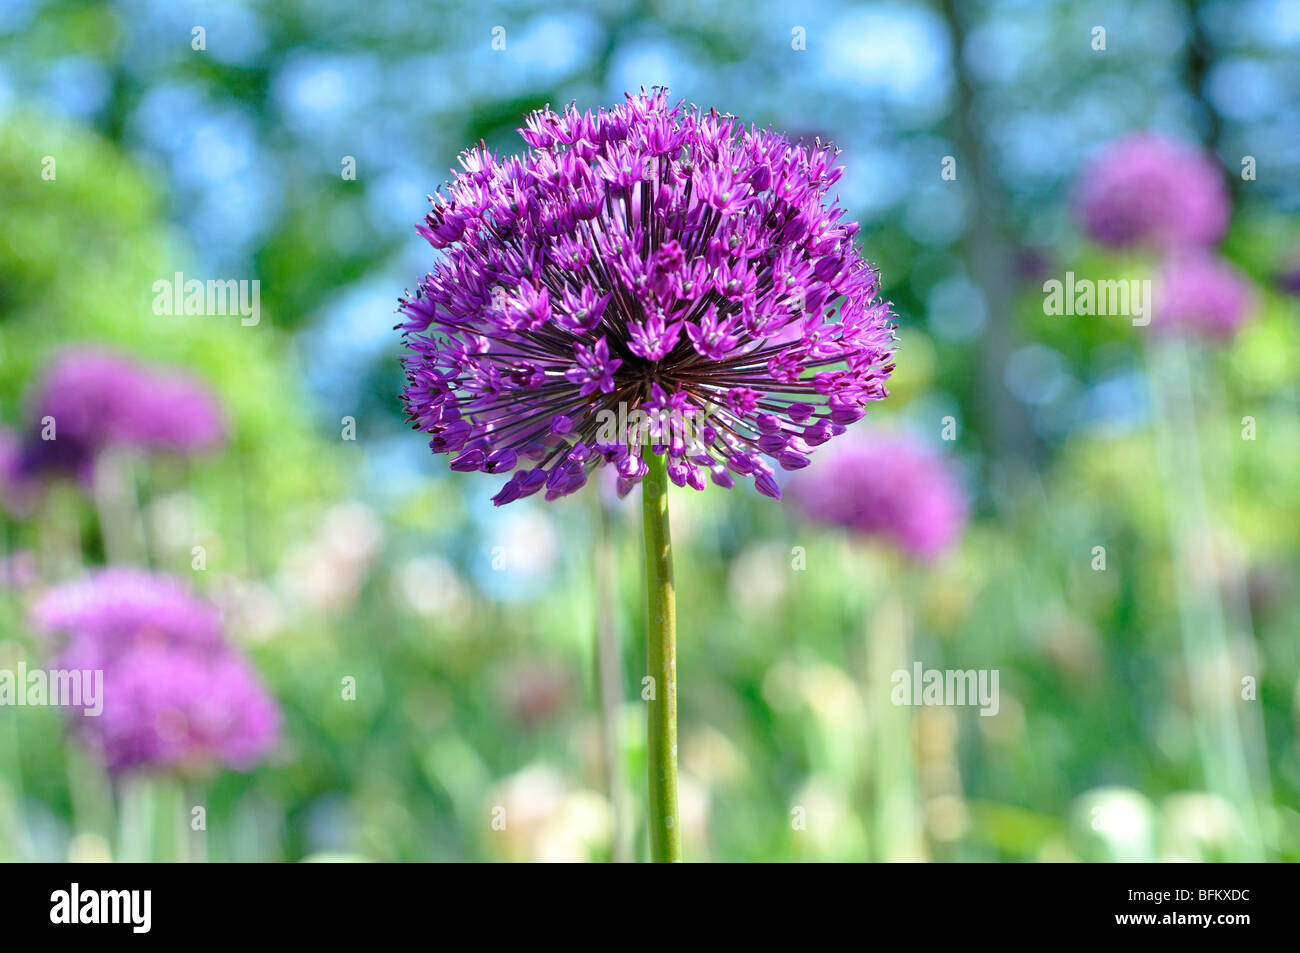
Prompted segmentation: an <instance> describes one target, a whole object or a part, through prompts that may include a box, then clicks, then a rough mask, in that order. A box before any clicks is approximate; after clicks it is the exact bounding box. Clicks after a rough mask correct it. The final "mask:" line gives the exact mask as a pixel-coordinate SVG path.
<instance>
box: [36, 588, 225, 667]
mask: <svg viewBox="0 0 1300 953" xmlns="http://www.w3.org/2000/svg"><path fill="white" fill-rule="evenodd" d="M32 620H33V622H35V624H36V626H37V627H38V628H39V629H41V630H43V631H45V632H47V633H49V634H51V635H57V636H62V637H64V638H65V639H66V641H67V645H68V646H69V647H70V648H73V649H75V653H76V655H77V657H78V658H79V659H81V660H82V662H86V663H95V667H98V666H99V665H100V664H107V663H108V662H109V661H111V660H112V659H114V658H117V657H118V656H120V655H123V654H125V653H126V652H128V651H130V650H133V649H138V648H142V647H147V646H158V645H179V646H185V647H188V648H193V649H199V650H203V651H210V650H212V649H214V648H217V647H219V646H220V645H221V644H222V642H223V634H222V627H221V616H220V614H219V613H218V612H217V610H216V608H215V607H214V606H213V605H212V604H211V603H209V602H207V601H206V600H204V599H201V598H199V597H198V596H196V595H195V594H194V593H193V592H191V591H190V590H189V589H188V588H186V587H185V586H184V585H182V584H181V583H180V582H179V581H178V580H175V579H172V578H171V577H169V576H162V575H155V574H154V573H148V572H144V571H141V570H138V569H104V570H100V571H99V572H96V573H94V574H92V575H90V576H88V577H87V578H85V579H82V580H77V581H75V582H69V583H64V584H62V585H60V586H56V587H54V588H53V589H51V590H49V591H48V592H47V593H45V595H44V596H42V597H41V599H40V600H39V601H38V602H37V603H36V605H35V607H34V608H33V610H32Z"/></svg>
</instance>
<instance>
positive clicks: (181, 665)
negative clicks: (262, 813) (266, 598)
mask: <svg viewBox="0 0 1300 953" xmlns="http://www.w3.org/2000/svg"><path fill="white" fill-rule="evenodd" d="M55 664H56V667H58V668H62V669H90V668H94V667H95V666H94V665H93V664H91V662H90V660H87V659H82V658H81V657H79V656H78V655H76V654H75V653H72V652H69V653H65V654H64V655H63V656H61V657H60V658H59V659H58V661H57V662H56V663H55ZM103 671H104V683H103V692H104V707H103V711H102V712H101V713H100V714H99V715H98V716H94V717H88V716H84V715H82V714H81V713H80V711H78V712H77V713H76V714H75V715H74V716H73V718H74V727H75V730H76V732H77V734H78V735H79V736H80V737H81V738H82V740H83V741H84V742H85V743H86V744H88V745H89V746H90V747H91V748H92V750H95V751H97V752H99V753H101V754H102V755H103V757H104V761H105V763H106V765H107V766H108V769H109V770H110V771H111V772H113V773H114V774H118V773H121V772H123V771H128V770H132V769H150V768H161V769H174V770H180V771H183V772H186V773H195V772H203V771H206V770H208V769H210V768H212V767H214V766H216V765H218V764H220V765H224V766H225V767H229V768H234V769H236V770H244V769H248V768H251V767H253V766H254V765H256V763H257V762H258V761H259V760H261V758H262V757H263V756H264V755H265V754H266V753H267V752H268V751H270V750H271V749H272V748H273V747H274V746H275V744H276V742H277V741H278V740H279V732H280V712H279V710H278V709H277V708H276V705H275V702H274V701H272V699H271V697H270V696H269V695H268V694H267V693H266V690H265V689H264V688H263V687H262V685H261V683H260V682H259V681H258V679H257V677H256V676H255V675H254V673H253V672H252V670H251V669H250V668H249V667H248V665H247V664H246V663H245V662H244V661H243V659H241V658H240V657H239V656H237V655H235V654H234V653H233V652H232V651H231V650H230V649H229V648H227V647H225V646H222V647H219V648H217V649H216V650H214V651H207V652H205V651H196V650H195V649H193V648H192V647H182V646H169V645H152V646H144V647H141V648H136V649H132V650H131V651H129V652H127V653H126V654H124V655H122V656H120V657H118V658H115V659H113V661H112V663H111V664H109V665H107V666H105V667H104V668H103Z"/></svg>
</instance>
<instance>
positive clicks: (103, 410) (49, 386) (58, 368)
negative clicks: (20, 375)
mask: <svg viewBox="0 0 1300 953" xmlns="http://www.w3.org/2000/svg"><path fill="white" fill-rule="evenodd" d="M29 413H30V424H29V429H28V432H27V436H26V439H25V440H24V442H23V449H22V455H21V458H20V460H19V469H20V471H21V472H22V473H23V474H25V475H32V474H37V473H42V472H47V471H58V472H63V473H71V474H73V475H76V476H77V477H79V478H81V479H87V478H88V477H89V475H90V472H91V469H92V468H93V466H94V461H95V457H96V456H97V455H98V454H99V452H100V451H102V450H105V449H107V448H109V447H117V446H125V447H131V448H135V449H139V450H151V451H154V450H157V451H171V452H175V453H194V452H198V451H202V450H208V449H212V448H215V447H217V446H220V444H221V443H222V442H223V440H224V439H225V423H224V420H223V418H222V413H221V408H220V405H219V404H218V402H217V398H216V396H215V395H214V394H213V393H212V392H211V390H209V389H208V388H207V387H206V386H204V385H203V384H201V383H200V382H199V381H197V380H196V379H194V378H193V377H191V376H190V375H189V374H186V373H183V372H180V371H175V370H171V369H164V368H160V367H155V366H151V365H146V364H141V363H138V362H136V361H134V360H132V359H130V358H128V357H125V356H123V355H121V354H116V353H113V352H110V351H103V350H91V349H78V350H68V351H63V352H61V353H60V354H58V355H57V356H56V357H55V358H54V360H53V361H52V363H51V364H50V366H49V368H48V369H47V370H46V372H45V375H44V377H43V379H42V381H41V383H40V385H39V387H38V388H37V391H36V394H35V395H34V397H33V398H32V399H31V401H30V405H29ZM45 418H53V422H54V439H52V440H49V439H44V434H43V431H44V429H45V424H44V421H45Z"/></svg>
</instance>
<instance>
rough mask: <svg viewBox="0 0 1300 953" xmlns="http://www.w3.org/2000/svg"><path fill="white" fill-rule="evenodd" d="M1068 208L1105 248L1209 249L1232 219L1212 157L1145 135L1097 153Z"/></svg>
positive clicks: (1173, 141)
mask: <svg viewBox="0 0 1300 953" xmlns="http://www.w3.org/2000/svg"><path fill="white" fill-rule="evenodd" d="M1075 208H1076V210H1077V213H1078V215H1079V218H1080V220H1081V222H1082V225H1083V229H1084V231H1086V232H1087V233H1088V235H1089V236H1091V237H1092V238H1093V239H1094V240H1096V241H1097V242H1100V243H1101V244H1103V245H1107V246H1110V247H1112V248H1124V247H1129V246H1132V245H1149V246H1152V247H1154V248H1157V249H1171V248H1179V247H1185V246H1198V245H1209V244H1213V243H1214V242H1215V241H1217V240H1218V239H1219V238H1220V237H1221V236H1222V235H1223V232H1224V230H1225V229H1226V228H1227V227H1228V218H1229V216H1230V214H1231V207H1230V204H1229V199H1228V190H1227V187H1226V186H1225V185H1224V182H1223V173H1222V172H1221V170H1220V169H1219V166H1218V164H1217V163H1216V162H1215V161H1214V160H1213V158H1212V157H1211V156H1210V155H1209V154H1208V153H1204V152H1201V151H1199V150H1197V149H1193V148H1192V147H1190V146H1188V145H1185V144H1184V143H1181V142H1178V141H1177V140H1174V139H1169V138H1166V137H1164V136H1160V135H1155V134H1152V133H1139V134H1136V135H1132V136H1127V137H1125V138H1123V139H1119V140H1117V141H1115V142H1112V143H1111V144H1110V145H1108V146H1107V147H1106V148H1105V149H1103V150H1102V152H1101V153H1100V154H1099V155H1098V156H1097V157H1096V158H1094V159H1093V160H1092V162H1090V163H1089V164H1088V165H1087V166H1086V167H1085V168H1084V170H1083V172H1082V173H1081V175H1080V178H1079V181H1078V183H1077V188H1076V192H1075Z"/></svg>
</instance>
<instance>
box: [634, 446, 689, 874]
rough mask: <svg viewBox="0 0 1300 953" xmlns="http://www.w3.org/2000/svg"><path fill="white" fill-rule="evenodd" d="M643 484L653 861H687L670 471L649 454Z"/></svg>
mask: <svg viewBox="0 0 1300 953" xmlns="http://www.w3.org/2000/svg"><path fill="white" fill-rule="evenodd" d="M646 463H647V464H649V467H650V469H649V471H648V472H647V473H646V475H645V477H644V478H643V479H642V481H641V505H642V514H643V517H644V522H645V586H646V670H647V673H648V674H649V675H650V677H651V678H652V679H654V682H653V697H652V698H650V699H649V705H650V709H649V713H648V723H649V739H648V742H647V744H646V762H647V766H648V769H649V776H650V811H649V814H650V859H651V860H652V861H654V862H655V863H672V862H674V861H679V860H681V859H682V839H681V832H680V830H679V825H678V818H677V606H676V601H675V599H674V597H673V550H672V540H671V539H670V537H669V531H668V466H667V459H666V458H665V457H664V456H661V455H657V454H652V453H647V454H646Z"/></svg>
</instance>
